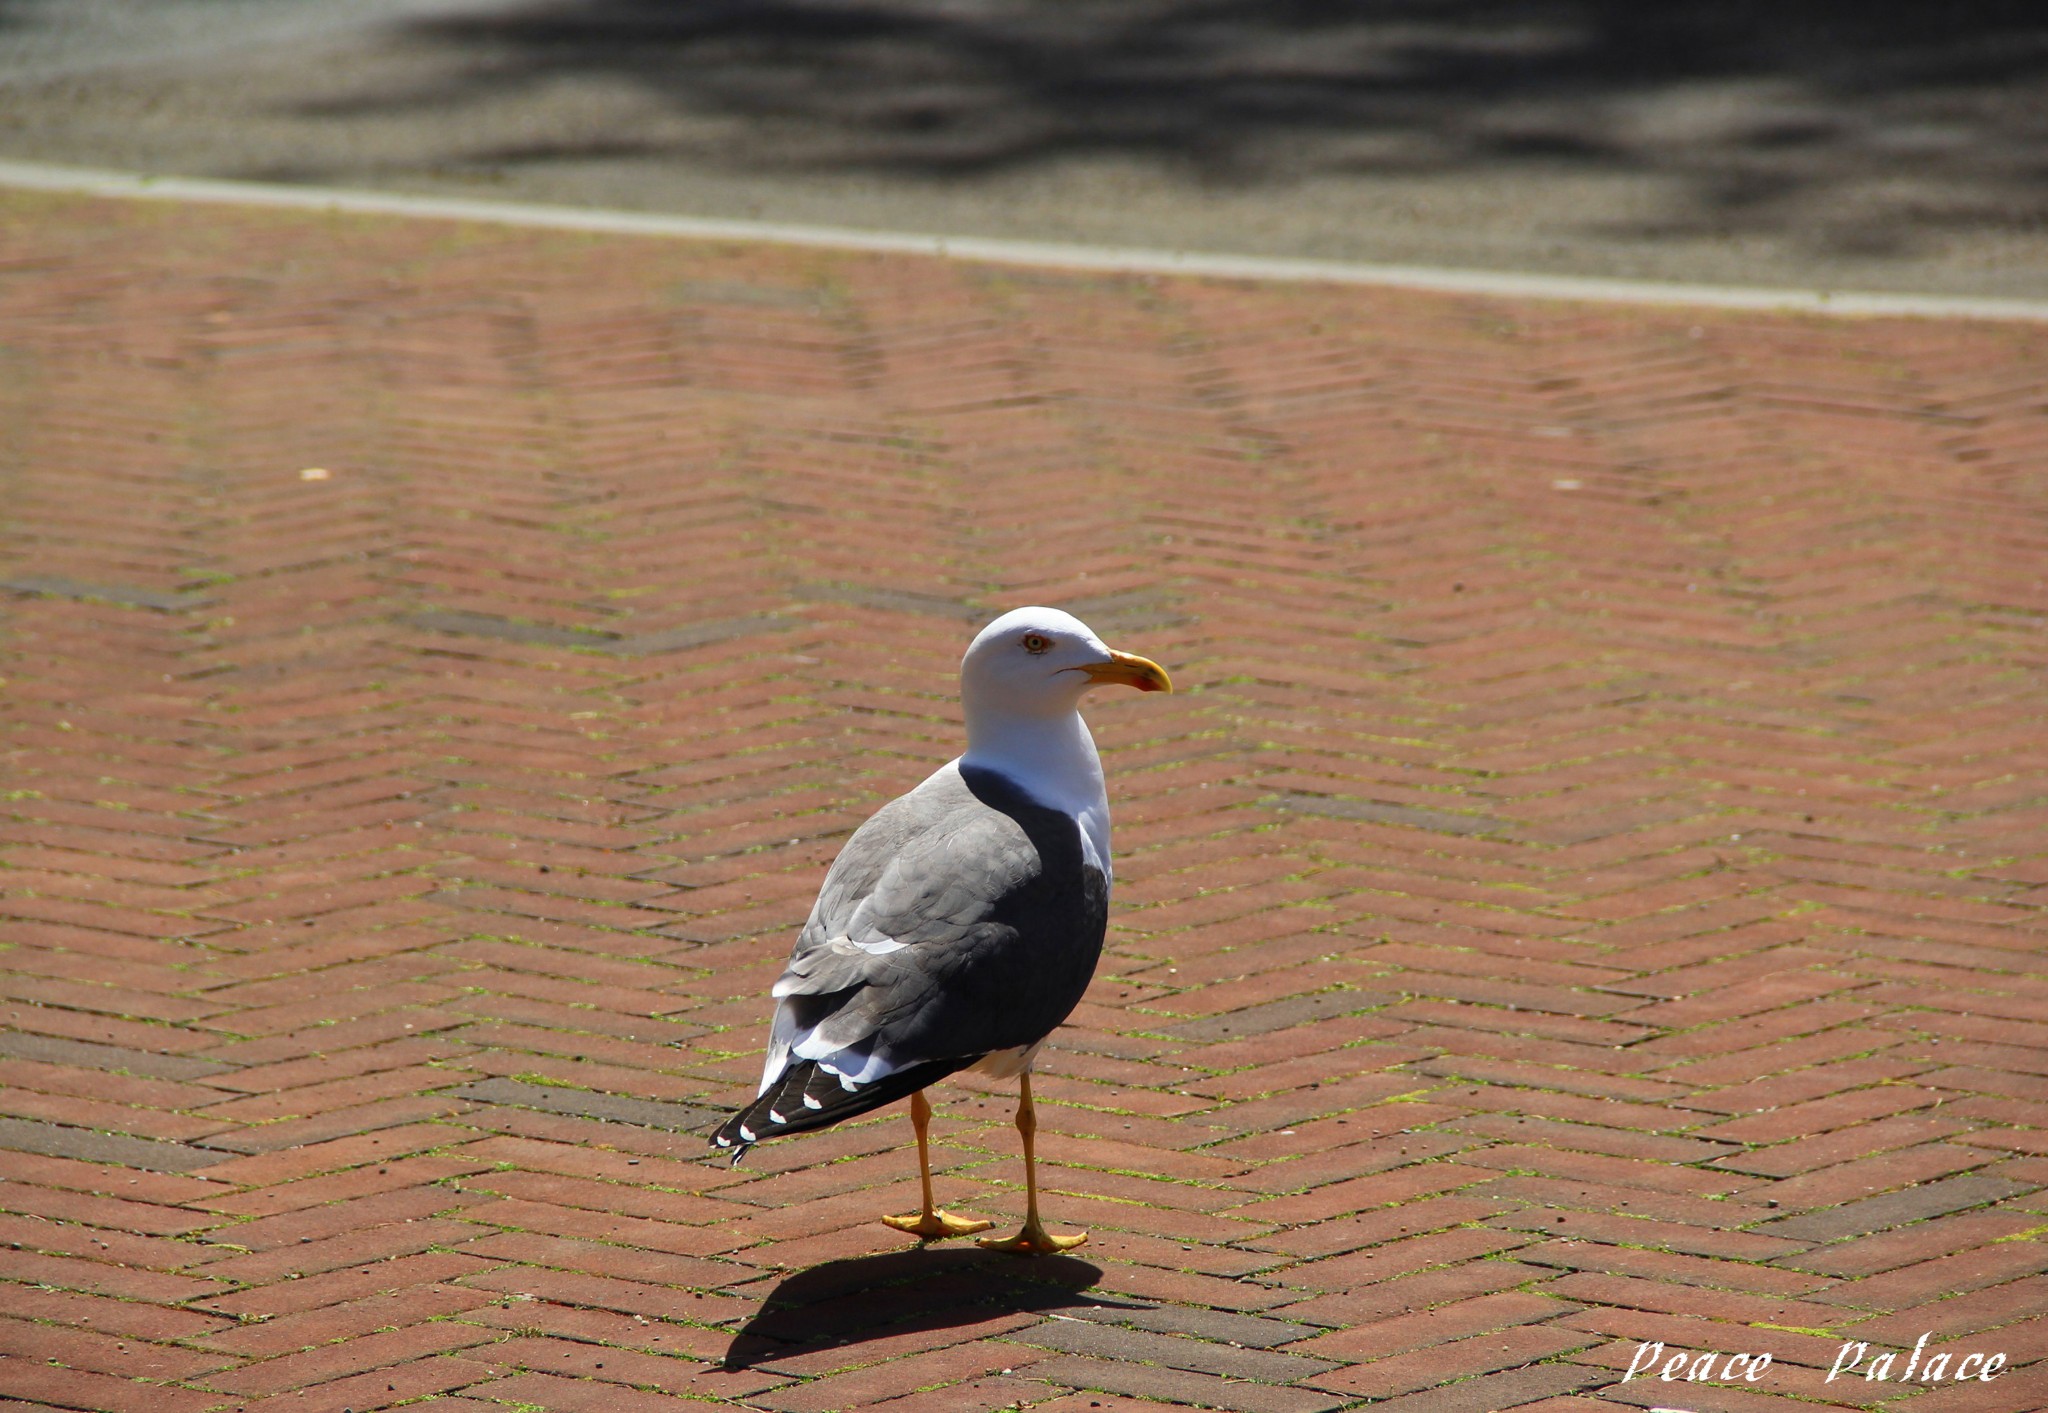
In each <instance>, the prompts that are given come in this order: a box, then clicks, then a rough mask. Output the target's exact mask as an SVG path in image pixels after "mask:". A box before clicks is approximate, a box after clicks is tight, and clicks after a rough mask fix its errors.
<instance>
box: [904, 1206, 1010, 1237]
mask: <svg viewBox="0 0 2048 1413" xmlns="http://www.w3.org/2000/svg"><path fill="white" fill-rule="evenodd" d="M882 1220H883V1221H884V1222H886V1223H888V1224H889V1225H890V1226H892V1227H894V1228H896V1230H898V1231H902V1232H909V1233H910V1234H911V1235H912V1236H914V1237H917V1238H918V1239H919V1240H921V1241H943V1240H945V1239H946V1238H947V1237H949V1236H972V1235H973V1234H974V1233H975V1232H978V1231H987V1230H988V1229H989V1228H990V1227H992V1226H994V1225H995V1223H994V1222H984V1221H980V1220H977V1219H976V1218H974V1217H956V1216H954V1215H953V1214H952V1213H951V1212H948V1211H946V1210H944V1209H943V1208H939V1207H934V1208H932V1209H931V1210H930V1211H929V1212H912V1213H911V1214H910V1215H909V1216H907V1217H884V1218H882Z"/></svg>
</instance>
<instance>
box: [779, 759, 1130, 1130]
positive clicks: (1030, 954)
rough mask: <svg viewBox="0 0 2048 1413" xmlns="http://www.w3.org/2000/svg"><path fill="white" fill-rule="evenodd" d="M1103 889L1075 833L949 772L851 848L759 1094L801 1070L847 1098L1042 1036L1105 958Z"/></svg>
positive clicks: (894, 807) (814, 917) (789, 999)
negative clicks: (797, 1064)
mask: <svg viewBox="0 0 2048 1413" xmlns="http://www.w3.org/2000/svg"><path fill="white" fill-rule="evenodd" d="M1107 921H1108V881H1107V879H1105V878H1104V877H1103V875H1102V874H1101V872H1100V871H1099V870H1097V869H1095V868H1093V867H1091V866H1089V865H1087V864H1086V863H1085V862H1084V860H1083V858H1082V853H1081V847H1080V836H1079V830H1078V827H1077V826H1076V825H1075V823H1074V821H1073V820H1072V819H1071V818H1069V817H1067V816H1066V815H1064V814H1061V813H1058V812H1056V811H1053V810H1048V809H1045V808H1043V807H1042V806H1039V805H1037V804H1035V803H1034V802H1032V801H1031V800H1030V799H1029V798H1028V797H1027V796H1025V795H1023V793H1022V792H1021V791H1019V790H1017V789H1016V787H1014V786H1012V785H1010V784H1009V782H1007V781H1005V780H1003V779H1002V778H1001V777H999V776H989V775H987V774H986V773H985V772H968V773H966V774H964V775H963V774H962V773H959V772H956V771H942V772H940V774H939V775H937V776H934V777H933V779H932V780H930V781H928V782H926V784H925V785H924V786H921V787H919V789H917V790H915V791H913V792H912V793H911V794H909V795H906V796H904V797H903V798H901V799H899V800H895V801H892V802H891V804H890V805H888V806H887V807H885V808H884V809H883V810H882V811H881V812H880V813H879V814H877V815H876V816H875V818H874V819H872V820H870V821H869V822H868V823H867V824H866V825H864V826H863V827H862V828H861V829H860V831H858V832H857V833H856V834H855V835H854V837H853V838H852V839H851V840H849V841H848V842H847V846H846V848H845V849H844V850H843V851H842V852H841V854H840V857H839V859H838V861H837V862H835V863H834V865H833V867H832V870H831V873H830V874H829V875H828V876H827V878H826V881H825V887H824V889H823V890H822V891H821V892H820V894H819V898H818V904H817V907H816V908H815V909H814V910H813V912H812V914H811V919H810V921H809V923H807V924H806V925H805V927H804V930H803V932H802V934H801V935H800V936H799V938H798V941H797V945H796V949H795V951H794V953H793V954H792V956H791V957H790V961H789V965H788V967H787V969H785V971H784V972H783V974H782V977H781V979H780V980H779V981H777V982H776V984H775V988H774V992H773V994H774V995H775V997H776V998H777V1000H778V1002H779V1004H778V1006H777V1008H776V1013H775V1021H774V1025H773V1028H772V1030H771V1033H770V1044H769V1054H768V1061H767V1064H766V1066H765V1067H764V1070H763V1075H762V1090H763V1092H766V1091H767V1089H768V1088H769V1087H770V1086H771V1085H772V1084H774V1083H775V1081H776V1080H777V1078H779V1077H780V1075H781V1074H782V1073H783V1071H784V1070H785V1069H787V1067H788V1066H789V1064H790V1063H791V1061H792V1058H794V1059H796V1060H812V1061H815V1062H817V1063H818V1065H819V1066H820V1068H822V1069H824V1070H826V1071H827V1072H829V1073H832V1074H834V1075H836V1076H838V1077H839V1080H840V1083H841V1084H842V1085H844V1086H845V1087H847V1088H849V1089H851V1088H854V1087H856V1086H859V1085H863V1084H868V1083H872V1082H875V1081H877V1080H879V1079H881V1078H883V1077H885V1076H887V1075H890V1074H894V1073H898V1072H900V1071H903V1070H905V1069H907V1068H909V1067H911V1066H914V1065H925V1064H930V1063H933V1062H936V1061H958V1062H960V1063H961V1064H969V1063H972V1062H973V1061H974V1060H976V1059H978V1058H980V1057H981V1056H982V1055H985V1054H988V1053H990V1052H992V1051H996V1050H1004V1049H1010V1048H1013V1047H1016V1046H1022V1045H1029V1044H1032V1043H1035V1042H1036V1041H1038V1040H1041V1039H1043V1038H1044V1037H1045V1036H1046V1035H1047V1034H1049V1033H1050V1032H1051V1031H1052V1030H1053V1029H1054V1028H1055V1027H1056V1026H1058V1025H1059V1023H1060V1022H1061V1021H1062V1020H1064V1019H1066V1017H1067V1015H1068V1013H1069V1012H1071V1011H1072V1009H1073V1007H1074V1005H1075V1004H1076V1003H1077V1002H1078V1001H1079V1000H1080V997H1081V993H1082V992H1083V991H1084V990H1085V989H1086V988H1087V984H1088V979H1089V977H1090V976H1091V975H1092V974H1093V972H1094V969H1095V962H1096V958H1097V957H1098V955H1099V954H1100V952H1101V947H1102V934H1103V929H1104V926H1105V924H1106V923H1107Z"/></svg>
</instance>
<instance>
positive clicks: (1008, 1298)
mask: <svg viewBox="0 0 2048 1413" xmlns="http://www.w3.org/2000/svg"><path fill="white" fill-rule="evenodd" d="M1101 1279H1102V1269H1101V1267H1099V1266H1094V1265H1090V1264H1089V1263H1088V1262H1086V1261H1082V1260H1078V1259H1076V1258H1074V1257H1072V1256H1046V1257H1039V1258H1036V1259H1029V1260H1026V1259H1020V1258H1019V1257H1016V1256H1011V1255H1006V1254H1003V1253H1001V1252H994V1251H983V1250H981V1249H979V1248H967V1249H962V1248H958V1247H955V1248H952V1249H950V1250H930V1249H919V1250H911V1251H894V1252H890V1253H888V1254H886V1255H881V1256H860V1257H854V1258H851V1259H849V1260H844V1261H828V1262H826V1263H825V1264H824V1265H822V1266H813V1267H811V1268H810V1269H809V1270H806V1271H800V1272H798V1273H797V1274H796V1275H793V1276H791V1277H789V1278H788V1279H787V1280H785V1281H783V1282H782V1283H781V1284H779V1285H777V1286H776V1287H775V1289H774V1290H772V1291H770V1292H769V1293H768V1295H767V1298H766V1299H764V1300H763V1301H762V1303H761V1309H760V1311H759V1312H758V1313H756V1314H755V1316H754V1317H753V1318H752V1319H751V1320H749V1321H747V1323H746V1324H745V1325H744V1326H743V1327H742V1328H741V1329H740V1330H739V1332H738V1333H737V1334H736V1335H734V1336H733V1341H732V1345H731V1347H729V1348H728V1349H727V1350H726V1352H725V1360H724V1366H725V1367H726V1368H727V1369H752V1368H755V1367H757V1366H759V1365H764V1364H773V1363H774V1362H775V1361H776V1360H778V1359H785V1358H788V1357H790V1356H792V1355H797V1354H810V1353H814V1352H817V1351H819V1350H826V1349H843V1348H847V1347H849V1346H852V1345H858V1344H865V1343H867V1342H868V1341H870V1340H875V1339H882V1338H893V1337H895V1336H898V1335H914V1334H921V1333H925V1332H928V1331H932V1330H942V1329H951V1328H954V1327H957V1326H960V1325H971V1324H979V1323H982V1322H984V1321H987V1320H992V1319H999V1318H1001V1317H1002V1316H1004V1315H1016V1314H1028V1313H1044V1312H1047V1311H1052V1310H1060V1309H1066V1308H1070V1307H1074V1306H1080V1305H1094V1306H1106V1307H1109V1308H1114V1309H1144V1308H1150V1307H1148V1306H1131V1305H1126V1304H1123V1303H1121V1302H1118V1301H1116V1300H1113V1299H1108V1298H1105V1297H1103V1296H1099V1295H1097V1296H1087V1297H1084V1296H1083V1295H1082V1292H1083V1291H1086V1290H1088V1289H1089V1288H1090V1287H1091V1286H1093V1285H1094V1284H1095V1283H1096V1282H1097V1281H1099V1280H1101Z"/></svg>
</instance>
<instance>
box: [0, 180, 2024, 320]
mask: <svg viewBox="0 0 2048 1413" xmlns="http://www.w3.org/2000/svg"><path fill="white" fill-rule="evenodd" d="M0 186H7V187H17V188H22V189H25V190H32V191H49V192H61V193H65V194H69V195H79V196H109V197H129V198H144V199H150V200H157V201H208V202H220V203H225V204H230V205H240V206H270V207H281V208H284V209H287V210H294V211H336V212H346V213H349V214H356V215H373V216H411V217H425V218H429V219H433V220H450V221H485V222H490V223H492V224H496V225H506V226H530V227H540V228H544V229H550V230H565V231H592V232H598V233H603V234H610V235H641V236H667V237H680V238H683V239H688V240H725V241H747V242H759V243H763V244H768V245H796V246H809V247H814V248H818V249H826V250H866V251H877V252H882V253H887V254H895V255H931V256H938V257H940V258H942V259H950V260H970V261H980V262H986V263H990V264H997V265H1028V266H1036V267H1039V268H1042V269H1055V270H1088V271H1097V272H1107V273H1118V274H1144V275H1203V276H1211V277H1215V278H1218V279H1231V280H1289V281H1297V282H1322V283H1328V284H1346V285H1380V286H1386V287H1389V288H1394V289H1415V290H1432V291H1437V292H1440V293H1446V294H1478V295H1505V296H1511V297H1517V298H1525V299H1561V300H1592V301H1596V302H1601V303H1610V304H1653V305H1691V306H1695V307H1700V308H1710V309H1760V310H1773V311H1791V312H1797V313H1808V314H1833V315H1847V316H1854V317H1861V318H1884V317H1899V316H1906V317H1922V318H1934V319H2000V320H2021V321H2031V322H2048V300H2035V299H1989V298H1974V297H1969V296H1960V295H1935V294H1876V293H1833V292H1828V291H1807V290H1792V289H1757V288H1745V287H1742V286H1732V285H1695V284H1680V283H1677V282H1666V281H1656V280H1603V279H1593V278H1587V277H1582V276H1576V275H1516V274H1505V273H1495V272H1493V271H1488V270H1443V269H1434V268H1431V267H1429V266H1426V265H1375V264H1365V263H1361V262H1355V261H1348V260H1295V259H1283V258H1275V257H1268V256H1259V255H1203V254H1191V253H1187V252H1183V251H1171V250H1143V249H1119V248H1116V247H1111V246H1097V245H1067V244H1062V243H1058V242H1054V241H1033V240H991V239H985V238H982V237H978V236H936V235H918V234H913V233H909V232H898V231H862V230H850V229H846V228H842V227H834V226H806V225H793V224H787V223H784V222H778V221H724V220H708V219H704V218H700V217H695V216H659V215H651V214H646V213H642V212H637V211H609V210H602V209H584V208H580V207H573V206H542V205H534V204H528V203H524V202H510V201H478V200H474V199H469V198H464V197H448V196H403V195H398V194H396V193H391V192H376V191H349V190H343V189H336V188H330V187H314V186H289V185H284V184H279V183H270V182H244V181H219V180H212V179H208V178H195V177H151V176H144V175H141V174H138V173H133V172H103V171H94V170H91V169H89V168H83V167H57V166H48V165H44V164H42V163H36V162H9V161H5V160H0Z"/></svg>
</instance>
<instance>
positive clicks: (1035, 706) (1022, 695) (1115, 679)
mask: <svg viewBox="0 0 2048 1413" xmlns="http://www.w3.org/2000/svg"><path fill="white" fill-rule="evenodd" d="M1107 685H1117V686H1124V687H1136V688H1137V689H1138V690H1139V691H1141V692H1170V691H1172V690H1173V682H1172V680H1171V679H1170V678H1168V677H1167V675H1166V669H1165V668H1163V667H1161V666H1160V665H1159V664H1158V663H1156V662H1154V661H1152V660H1151V659H1150V658H1144V657H1139V656H1138V655H1137V654H1136V653H1120V652H1117V651H1115V650H1114V649H1112V648H1111V647H1110V646H1109V645H1108V644H1107V643H1105V642H1103V641H1102V639H1101V638H1099V637H1097V636H1096V635H1095V630H1094V629H1092V628H1090V627H1089V626H1088V625H1087V624H1085V623H1083V622H1082V621H1081V620H1080V619H1078V618H1076V617H1074V615H1073V614H1071V613H1062V612H1061V611H1060V610H1058V609H1056V608H1014V609H1011V610H1010V611H1009V612H1008V613H1006V614H1004V615H1003V616H1002V617H1001V618H998V619H997V620H996V621H995V622H993V623H991V624H989V625H988V627H986V628H984V629H982V630H981V631H980V632H979V633H977V634H975V636H974V641H973V642H971V643H969V644H968V645H967V654H966V656H965V657H963V658H961V660H960V695H961V700H962V703H963V705H964V706H965V707H966V709H967V713H968V715H969V717H970V718H971V717H973V716H975V715H976V714H977V713H980V712H986V711H994V712H998V713H1000V714H1002V715H1004V716H1060V715H1064V714H1067V713H1069V712H1072V711H1073V710H1075V708H1077V707H1078V706H1079V705H1080V704H1081V697H1082V694H1083V693H1085V692H1086V691H1087V690H1088V689H1089V688H1090V687H1101V686H1107Z"/></svg>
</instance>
